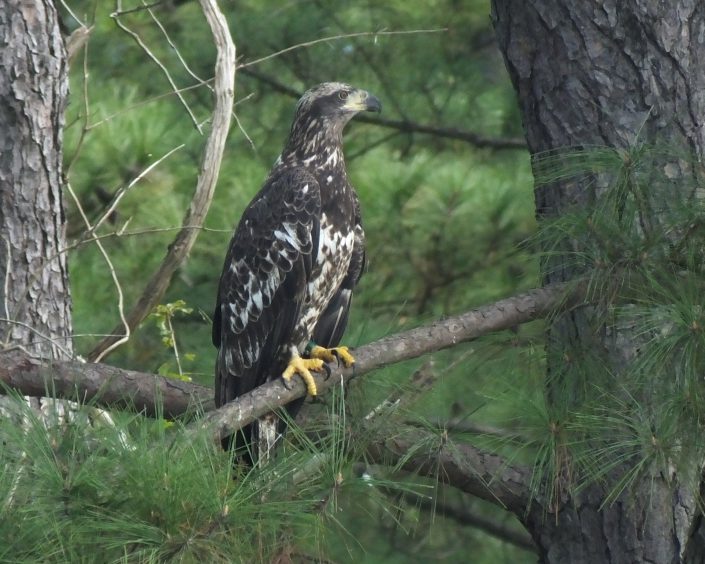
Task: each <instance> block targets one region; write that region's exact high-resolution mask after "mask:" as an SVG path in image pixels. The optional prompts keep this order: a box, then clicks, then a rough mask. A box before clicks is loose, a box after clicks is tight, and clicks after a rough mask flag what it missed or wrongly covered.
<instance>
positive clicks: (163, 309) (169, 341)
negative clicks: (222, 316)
mask: <svg viewBox="0 0 705 564" xmlns="http://www.w3.org/2000/svg"><path fill="white" fill-rule="evenodd" d="M177 313H181V314H184V315H190V314H191V313H193V308H190V307H186V302H185V301H184V300H176V301H175V302H172V303H168V304H159V305H158V306H156V307H155V308H154V310H153V311H152V313H150V314H149V318H150V319H153V320H154V322H155V324H156V326H157V329H158V330H159V335H160V336H161V338H162V344H163V345H164V346H165V347H167V348H168V349H170V350H171V351H172V352H173V353H174V361H175V362H176V368H177V372H173V371H172V370H170V368H169V364H168V363H164V364H162V365H161V366H160V367H159V370H158V374H161V375H162V376H169V377H172V378H178V379H179V380H184V381H186V382H190V381H191V377H190V376H188V375H187V374H184V372H183V370H182V367H181V355H180V354H179V348H178V346H177V344H176V332H175V331H174V324H173V323H172V320H173V319H174V318H175V317H176V314H177ZM195 357H196V355H194V354H193V353H186V354H184V355H183V359H184V360H187V361H193V360H194V359H195Z"/></svg>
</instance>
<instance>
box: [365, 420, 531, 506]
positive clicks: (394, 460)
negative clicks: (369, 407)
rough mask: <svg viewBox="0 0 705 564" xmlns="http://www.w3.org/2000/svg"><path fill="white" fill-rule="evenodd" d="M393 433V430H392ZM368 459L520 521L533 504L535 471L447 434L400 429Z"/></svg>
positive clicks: (371, 450)
mask: <svg viewBox="0 0 705 564" xmlns="http://www.w3.org/2000/svg"><path fill="white" fill-rule="evenodd" d="M388 431H389V432H391V430H388ZM366 454H367V460H368V462H372V463H375V464H385V465H389V466H395V467H398V468H400V469H403V470H407V471H409V472H412V473H414V474H417V475H419V476H425V477H428V478H431V479H433V480H438V481H440V482H442V483H444V484H448V485H449V486H452V487H454V488H457V489H459V490H461V491H464V492H465V493H468V494H471V495H473V496H475V497H478V498H480V499H484V500H485V501H489V502H490V503H493V504H495V505H498V506H500V507H502V508H504V509H507V510H509V511H510V512H512V513H513V514H514V515H517V516H521V515H522V514H523V513H524V512H525V511H526V509H527V508H528V507H529V505H530V501H531V497H530V495H531V488H530V485H531V469H530V468H527V467H523V466H511V465H509V464H508V463H507V460H506V459H505V458H504V457H502V456H499V455H497V454H493V453H491V452H487V451H484V450H482V449H479V448H477V447H474V446H472V445H469V444H466V443H457V442H454V441H451V440H450V439H448V437H447V435H440V436H439V435H434V434H432V433H430V432H427V431H420V430H418V429H413V430H412V429H410V428H409V427H402V428H401V429H400V430H399V431H398V432H397V433H395V434H394V435H392V436H386V437H384V438H381V439H379V440H378V441H376V442H373V443H372V444H371V445H369V446H368V447H367V451H366Z"/></svg>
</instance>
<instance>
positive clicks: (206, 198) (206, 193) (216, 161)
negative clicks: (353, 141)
mask: <svg viewBox="0 0 705 564" xmlns="http://www.w3.org/2000/svg"><path fill="white" fill-rule="evenodd" d="M201 7H202V9H203V13H204V14H205V16H206V19H207V20H208V24H209V25H210V28H211V32H212V33H213V38H214V41H215V44H216V47H217V49H218V55H217V58H216V63H215V81H214V97H215V107H214V109H213V123H212V128H211V132H210V134H209V135H208V139H207V141H206V145H205V148H204V152H203V158H202V160H201V166H200V171H199V174H198V182H197V184H196V191H195V193H194V196H193V199H192V200H191V205H190V207H189V210H188V211H187V213H186V216H185V217H184V220H183V222H182V225H183V226H184V228H183V229H181V230H180V231H179V233H178V235H177V236H176V238H175V239H174V241H173V242H172V243H171V245H169V250H168V251H167V254H166V256H165V257H164V260H163V261H162V263H161V265H160V266H159V268H158V269H157V271H156V272H155V273H154V274H153V275H152V277H151V278H150V280H149V282H148V283H147V285H146V287H145V289H144V291H143V292H142V296H141V297H140V299H139V300H138V301H137V304H136V305H135V306H134V307H133V308H132V310H131V311H130V313H129V314H128V316H127V323H128V325H129V327H130V328H131V329H132V330H134V328H135V327H136V326H137V325H138V324H139V323H140V322H141V321H142V320H143V319H144V318H145V317H146V316H147V315H148V314H149V312H150V311H152V308H154V306H155V305H156V304H157V303H158V302H159V300H160V299H161V297H162V296H163V295H164V292H165V291H166V289H167V288H168V286H169V283H170V282H171V277H172V276H173V274H174V272H175V271H176V269H177V268H179V267H180V266H181V265H182V264H183V262H184V260H185V259H186V257H187V256H188V253H189V251H190V250H191V248H192V247H193V244H194V243H195V241H196V238H197V236H198V233H199V229H194V227H198V226H201V225H203V222H204V221H205V218H206V214H207V213H208V208H209V206H210V203H211V200H212V199H213V193H214V191H215V185H216V182H217V181H218V174H219V172H220V163H221V161H222V159H223V150H224V149H225V140H226V138H227V135H228V131H229V129H230V120H231V116H232V109H233V99H234V97H235V45H234V43H233V40H232V37H231V36H230V31H229V29H228V23H227V21H226V20H225V17H224V16H223V14H222V12H221V11H220V9H219V8H218V5H217V2H216V0H201ZM119 331H120V326H118V327H117V328H116V329H115V330H113V333H114V334H115V335H114V336H112V337H107V338H105V339H103V340H102V341H101V342H100V343H98V345H97V346H96V347H95V349H94V350H92V351H91V353H90V354H89V355H88V357H89V359H90V360H95V359H96V358H98V357H100V355H101V354H102V353H103V352H104V351H105V350H107V349H108V348H110V347H111V346H112V345H113V343H114V342H115V341H116V340H117V339H119V336H118V333H119Z"/></svg>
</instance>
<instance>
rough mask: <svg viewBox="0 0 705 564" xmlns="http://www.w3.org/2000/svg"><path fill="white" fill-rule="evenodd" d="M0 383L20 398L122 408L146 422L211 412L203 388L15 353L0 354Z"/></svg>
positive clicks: (208, 394) (210, 397)
mask: <svg viewBox="0 0 705 564" xmlns="http://www.w3.org/2000/svg"><path fill="white" fill-rule="evenodd" d="M0 382H1V383H2V384H3V385H4V386H6V387H8V388H10V389H13V390H17V391H19V392H20V393H21V394H22V395H25V396H35V397H43V396H51V397H57V398H65V399H71V400H80V401H83V402H94V403H95V405H101V406H105V407H124V408H127V409H135V410H136V411H139V412H141V413H144V414H146V415H149V416H151V417H153V416H156V415H160V414H161V415H163V416H164V417H170V418H173V417H178V416H179V415H183V414H184V413H185V412H186V411H188V410H190V409H202V410H204V411H211V410H213V409H215V402H214V401H213V390H211V389H210V388H207V387H205V386H199V385H197V384H191V383H189V382H183V381H181V380H176V379H174V378H166V377H164V376H157V375H155V374H148V373H146V372H137V371H134V370H124V369H122V368H116V367H114V366H110V365H108V364H98V363H92V362H80V361H77V360H68V361H56V362H52V363H46V362H45V361H43V360H39V359H35V358H31V357H29V356H28V355H27V354H26V353H25V352H24V351H22V350H21V349H19V348H14V349H8V350H5V351H0ZM1 391H2V389H0V392H1Z"/></svg>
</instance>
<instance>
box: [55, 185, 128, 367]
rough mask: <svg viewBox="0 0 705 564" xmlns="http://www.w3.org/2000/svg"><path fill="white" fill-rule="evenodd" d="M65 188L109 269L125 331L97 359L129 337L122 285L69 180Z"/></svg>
mask: <svg viewBox="0 0 705 564" xmlns="http://www.w3.org/2000/svg"><path fill="white" fill-rule="evenodd" d="M66 188H67V190H68V192H69V194H71V197H72V198H73V201H74V203H75V204H76V208H77V209H78V212H79V213H80V214H81V218H83V223H85V224H86V230H87V233H89V234H90V235H89V236H92V237H93V240H94V241H95V244H96V246H97V247H98V250H99V251H100V254H101V255H103V259H105V263H106V264H107V265H108V270H109V271H110V276H111V278H112V279H113V285H114V286H115V291H116V292H117V298H118V303H117V309H118V315H119V316H120V321H121V322H122V327H123V328H124V329H125V333H124V334H123V335H121V336H120V338H119V339H117V340H116V341H115V342H114V343H113V344H112V345H110V346H109V347H108V348H106V349H105V350H104V351H103V352H102V353H101V354H100V355H98V357H97V358H96V360H97V361H98V360H100V359H101V358H102V357H103V356H105V355H106V354H107V353H109V352H110V351H111V350H113V349H115V348H117V347H118V346H119V345H121V344H122V343H124V342H126V341H127V340H128V339H129V338H130V326H129V325H128V324H127V320H126V319H125V307H124V306H125V300H124V297H123V293H122V286H121V285H120V280H119V279H118V276H117V272H115V267H114V266H113V262H112V261H111V260H110V256H109V255H108V252H107V251H106V250H105V247H104V246H103V243H102V242H101V241H100V239H97V238H95V233H94V232H93V226H92V225H91V222H90V221H89V220H88V216H86V212H84V211H83V206H82V205H81V201H80V200H79V199H78V196H76V193H75V192H74V191H73V188H72V187H71V183H70V182H66Z"/></svg>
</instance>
